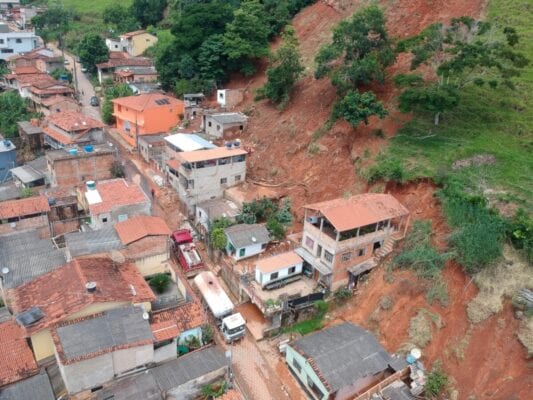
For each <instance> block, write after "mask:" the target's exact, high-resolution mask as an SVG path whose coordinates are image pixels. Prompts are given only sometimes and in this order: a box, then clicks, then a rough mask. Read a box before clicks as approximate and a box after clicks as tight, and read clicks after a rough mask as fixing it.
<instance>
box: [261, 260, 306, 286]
mask: <svg viewBox="0 0 533 400" xmlns="http://www.w3.org/2000/svg"><path fill="white" fill-rule="evenodd" d="M302 267H303V259H302V258H301V257H300V256H299V255H298V254H296V253H295V252H294V251H288V252H286V253H281V254H278V255H275V256H272V257H267V258H263V259H261V260H258V261H257V263H256V264H255V280H256V282H257V283H259V284H260V285H261V287H263V288H264V287H265V286H266V285H268V284H269V283H272V282H276V281H281V280H283V279H286V278H290V277H292V276H296V275H299V274H301V273H302Z"/></svg>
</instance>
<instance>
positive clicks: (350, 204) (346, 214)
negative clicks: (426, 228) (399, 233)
mask: <svg viewBox="0 0 533 400" xmlns="http://www.w3.org/2000/svg"><path fill="white" fill-rule="evenodd" d="M304 208H306V209H308V210H315V211H319V212H320V213H321V214H322V215H323V216H324V217H326V218H327V219H328V221H329V222H331V224H332V225H333V226H334V227H335V229H336V230H338V231H340V232H343V231H347V230H350V229H355V228H358V227H361V226H365V225H370V224H375V223H377V222H380V221H385V220H387V219H390V218H397V217H400V216H403V215H408V214H409V211H408V210H407V208H405V207H404V206H403V205H402V204H401V203H400V202H399V201H398V200H396V198H394V197H393V196H391V195H390V194H381V193H365V194H360V195H356V196H352V197H350V198H347V199H345V198H339V199H334V200H330V201H323V202H321V203H314V204H308V205H306V206H304Z"/></svg>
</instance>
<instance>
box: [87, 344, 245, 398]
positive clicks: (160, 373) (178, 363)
mask: <svg viewBox="0 0 533 400" xmlns="http://www.w3.org/2000/svg"><path fill="white" fill-rule="evenodd" d="M227 379H228V360H227V359H226V357H225V356H224V353H223V352H222V350H221V349H220V348H219V347H207V348H205V349H201V350H197V351H194V352H193V353H190V354H186V355H184V356H182V357H180V358H178V359H174V360H172V361H169V362H166V363H164V364H161V365H158V366H156V367H154V368H150V369H148V370H146V371H142V372H139V373H137V374H135V375H131V376H127V377H124V378H122V379H120V380H116V381H113V383H111V384H110V385H105V386H104V387H103V388H102V389H101V390H95V391H94V393H93V394H92V396H91V397H90V399H91V400H108V399H116V400H130V399H131V400H133V399H139V400H140V399H142V400H163V399H173V400H188V399H195V398H197V397H198V396H202V388H203V387H205V386H206V385H208V384H210V383H213V382H219V381H221V380H227ZM230 392H235V391H234V390H230V391H228V392H227V393H230ZM224 396H226V395H223V397H221V399H225V400H241V397H231V398H226V397H224Z"/></svg>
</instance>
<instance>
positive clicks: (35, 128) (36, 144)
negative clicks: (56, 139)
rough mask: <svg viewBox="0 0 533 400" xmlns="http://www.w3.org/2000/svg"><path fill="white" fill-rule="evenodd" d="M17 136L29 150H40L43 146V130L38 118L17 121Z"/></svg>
mask: <svg viewBox="0 0 533 400" xmlns="http://www.w3.org/2000/svg"><path fill="white" fill-rule="evenodd" d="M17 126H18V128H19V137H20V139H21V140H22V143H23V145H24V146H28V147H29V148H30V150H40V149H41V148H42V147H43V135H44V134H43V130H42V128H41V127H40V126H39V120H38V119H33V120H31V121H20V122H17Z"/></svg>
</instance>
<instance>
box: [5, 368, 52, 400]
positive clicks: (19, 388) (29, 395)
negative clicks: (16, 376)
mask: <svg viewBox="0 0 533 400" xmlns="http://www.w3.org/2000/svg"><path fill="white" fill-rule="evenodd" d="M9 361H11V360H9ZM33 399H39V400H56V396H55V395H54V391H53V390H52V385H51V384H50V379H49V378H48V375H47V374H46V372H45V371H42V372H41V373H40V374H39V375H35V376H32V377H31V378H28V379H24V380H23V381H19V382H17V383H13V384H11V385H9V386H5V387H3V388H2V390H0V400H33Z"/></svg>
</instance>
